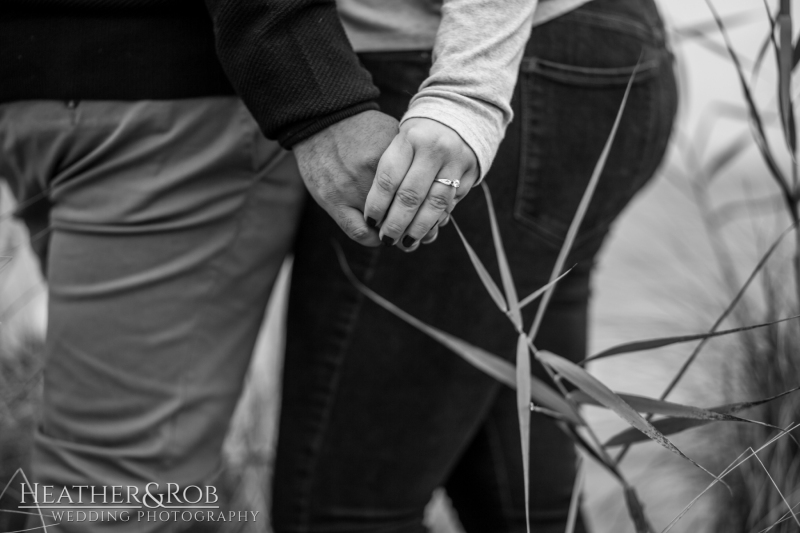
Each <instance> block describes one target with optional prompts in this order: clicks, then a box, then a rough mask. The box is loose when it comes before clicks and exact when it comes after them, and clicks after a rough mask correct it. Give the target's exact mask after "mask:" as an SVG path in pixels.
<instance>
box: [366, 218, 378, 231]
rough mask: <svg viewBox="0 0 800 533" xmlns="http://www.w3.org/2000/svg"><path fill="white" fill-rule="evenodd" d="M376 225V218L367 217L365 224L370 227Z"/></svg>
mask: <svg viewBox="0 0 800 533" xmlns="http://www.w3.org/2000/svg"><path fill="white" fill-rule="evenodd" d="M377 225H378V221H377V220H375V219H374V218H372V217H367V226H369V227H370V228H374V227H375V226H377Z"/></svg>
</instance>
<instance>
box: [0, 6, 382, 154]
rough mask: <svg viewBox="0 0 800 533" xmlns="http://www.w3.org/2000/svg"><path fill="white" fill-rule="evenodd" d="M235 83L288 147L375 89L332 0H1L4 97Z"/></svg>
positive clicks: (356, 108) (103, 96)
mask: <svg viewBox="0 0 800 533" xmlns="http://www.w3.org/2000/svg"><path fill="white" fill-rule="evenodd" d="M234 92H235V93H238V94H239V95H240V96H241V97H242V99H243V100H244V102H245V104H246V105H247V107H248V108H249V109H250V111H251V113H252V114H253V116H254V117H255V119H256V120H257V121H258V123H259V125H260V126H261V129H262V131H263V132H264V134H265V135H266V136H267V137H268V138H270V139H277V140H278V141H279V142H280V143H281V144H282V145H283V146H284V147H287V148H289V147H291V146H292V145H294V144H296V143H297V142H300V141H301V140H303V139H306V138H308V137H310V136H311V135H313V134H314V133H316V132H318V131H320V130H322V129H324V128H325V127H327V126H329V125H331V124H333V123H335V122H338V121H339V120H342V119H343V118H346V117H349V116H352V115H354V114H356V113H359V112H361V111H365V110H368V109H377V104H375V101H374V100H375V98H376V97H377V95H378V90H377V89H376V88H375V86H374V85H373V84H372V81H371V78H370V75H369V73H368V72H367V71H366V70H364V69H363V68H362V67H361V65H360V64H359V62H358V59H357V57H356V55H355V53H354V52H353V50H352V48H351V47H350V43H349V42H348V40H347V37H346V36H345V34H344V31H343V30H342V27H341V24H340V22H339V19H338V16H337V13H336V5H335V1H334V0H206V1H205V3H204V2H203V0H0V102H9V101H15V100H34V99H48V100H89V99H92V100H151V99H157V100H163V99H176V98H194V97H202V96H215V95H226V94H234Z"/></svg>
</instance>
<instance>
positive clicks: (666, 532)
mask: <svg viewBox="0 0 800 533" xmlns="http://www.w3.org/2000/svg"><path fill="white" fill-rule="evenodd" d="M798 427H800V424H792V425H790V426H789V427H787V428H786V430H785V431H783V432H782V433H780V434H779V435H776V436H774V437H772V438H771V439H770V440H768V441H767V442H766V443H764V444H762V445H761V446H760V447H759V448H758V450H756V451H755V452H752V453H751V454H750V455H748V456H747V457H745V458H744V459H742V455H745V454H746V453H747V450H745V451H743V452H742V453H741V454H739V457H737V458H736V459H734V460H733V461H732V462H731V464H729V465H728V466H727V467H726V468H725V470H723V471H722V473H720V475H719V477H718V478H717V479H715V480H714V481H712V482H711V483H709V484H708V486H707V487H706V488H705V489H703V490H702V491H701V492H700V494H698V495H697V496H695V497H694V498H693V499H692V501H690V502H689V503H688V504H687V505H686V507H684V508H683V510H682V511H681V512H680V513H678V515H677V516H676V517H675V518H673V519H672V521H671V522H670V523H669V524H667V527H665V528H664V529H663V530H661V533H669V532H670V531H671V530H672V528H673V527H675V524H677V523H678V522H679V521H680V520H681V518H683V517H684V516H685V515H686V513H688V512H689V510H690V509H691V508H692V507H694V504H695V503H697V501H698V500H699V499H700V498H702V497H703V496H704V495H705V494H706V493H707V492H708V491H709V490H711V489H712V488H713V487H714V486H715V485H716V484H717V483H722V482H723V481H722V479H723V478H724V477H725V476H727V475H728V474H730V473H731V472H733V471H734V470H736V469H737V468H739V466H741V465H742V464H744V463H745V462H747V461H749V460H750V458H751V457H753V455H755V454H756V453H758V452H760V451H761V450H764V449H766V448H768V447H769V446H772V445H773V444H774V443H775V442H777V441H778V440H779V439H781V438H783V437H785V436H787V435H789V434H790V433H791V432H793V431H794V430H796V429H797V428H798Z"/></svg>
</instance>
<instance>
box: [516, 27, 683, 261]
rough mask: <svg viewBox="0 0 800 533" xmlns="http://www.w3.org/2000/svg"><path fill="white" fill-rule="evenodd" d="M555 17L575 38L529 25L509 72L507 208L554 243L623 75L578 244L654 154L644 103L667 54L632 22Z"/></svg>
mask: <svg viewBox="0 0 800 533" xmlns="http://www.w3.org/2000/svg"><path fill="white" fill-rule="evenodd" d="M563 19H564V20H563V21H561V22H559V24H560V25H561V28H558V25H553V26H551V27H550V28H548V30H547V31H550V32H554V33H556V34H559V33H560V35H561V36H562V37H563V35H568V34H567V33H564V32H566V31H569V32H579V35H580V37H575V38H570V39H568V41H569V43H565V44H564V45H563V46H552V45H550V43H551V42H555V39H556V38H557V37H556V36H554V37H553V38H552V39H548V37H547V35H542V34H541V33H540V34H539V35H538V36H537V35H536V34H534V36H533V37H532V40H531V44H529V47H528V51H527V52H526V56H525V57H524V58H523V62H522V66H521V69H520V78H519V97H520V114H519V118H518V119H519V120H520V121H521V124H520V127H521V135H522V142H521V151H520V157H521V159H520V175H519V180H518V186H517V194H516V200H515V209H514V216H515V218H516V220H517V221H518V222H520V223H521V224H523V225H524V226H525V227H527V228H528V229H530V230H531V231H532V232H533V233H534V234H536V235H537V236H538V237H540V238H541V239H542V240H543V241H545V242H546V243H547V244H549V245H550V246H552V247H556V248H557V247H560V246H561V245H562V243H563V242H564V239H565V237H566V234H567V231H568V228H569V225H570V223H571V222H572V219H573V217H574V215H575V213H576V211H577V209H578V205H579V203H580V201H581V198H582V196H583V193H584V191H585V190H586V187H587V185H588V183H589V180H590V177H591V175H592V172H593V170H594V168H595V165H596V163H597V161H598V159H599V158H600V155H601V153H602V150H603V147H604V145H605V143H606V140H607V139H608V137H609V134H610V133H611V130H612V127H613V124H614V120H615V118H616V116H617V111H618V110H619V108H620V105H621V103H622V100H623V96H624V94H625V89H626V87H627V84H628V82H629V80H630V79H631V77H632V76H633V84H632V87H631V92H630V94H629V96H628V100H627V103H626V106H625V111H624V113H623V115H622V119H621V122H620V125H619V129H618V131H617V135H616V137H615V139H614V142H613V145H612V148H611V151H610V153H609V156H608V159H607V161H606V164H605V167H604V170H603V173H602V175H601V177H600V181H599V183H598V186H597V189H596V191H595V193H594V196H593V199H592V202H591V203H590V205H589V209H588V211H587V213H586V217H585V218H584V221H583V223H582V225H581V230H580V231H579V233H578V237H577V239H576V242H575V248H576V249H579V248H582V247H587V246H588V247H591V246H590V245H591V244H592V243H597V241H599V240H601V239H602V238H603V236H604V235H605V233H606V231H607V229H608V226H609V225H610V223H611V222H612V221H613V220H614V218H616V216H617V215H618V214H619V213H620V212H621V211H622V209H623V208H624V207H625V205H626V204H627V203H628V202H629V201H630V199H631V198H632V197H633V195H634V194H635V193H636V191H637V190H639V189H640V188H641V186H642V185H643V184H644V183H645V182H646V181H647V179H648V178H649V177H650V176H649V174H650V173H651V169H652V168H653V165H652V164H649V159H651V158H652V157H654V156H656V157H660V154H656V153H654V150H653V141H654V139H653V129H654V116H655V114H654V111H655V109H654V106H657V105H660V104H659V102H658V101H657V100H658V98H657V96H658V93H659V91H658V90H657V86H656V85H655V84H657V83H659V80H658V74H659V72H660V71H661V64H662V61H664V60H665V58H666V57H667V54H668V53H667V51H666V49H665V48H664V47H663V44H659V43H658V42H656V41H655V40H650V39H648V38H647V33H646V29H645V28H641V27H639V26H638V25H636V24H627V25H626V23H625V21H620V20H617V19H614V18H604V17H603V16H602V15H598V14H594V13H589V14H584V13H581V12H580V11H579V12H577V13H575V14H573V15H568V16H566V17H563ZM534 31H535V32H536V30H534ZM537 38H539V39H543V41H542V44H537V41H536V39H537ZM570 43H571V44H570ZM539 52H541V53H539Z"/></svg>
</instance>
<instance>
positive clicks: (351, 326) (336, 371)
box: [297, 248, 380, 533]
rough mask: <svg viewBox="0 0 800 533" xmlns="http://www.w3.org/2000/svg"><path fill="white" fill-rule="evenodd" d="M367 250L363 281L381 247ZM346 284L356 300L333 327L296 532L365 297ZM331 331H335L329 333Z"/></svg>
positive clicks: (305, 513) (304, 519)
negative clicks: (334, 346)
mask: <svg viewBox="0 0 800 533" xmlns="http://www.w3.org/2000/svg"><path fill="white" fill-rule="evenodd" d="M366 253H368V254H369V260H368V262H367V268H366V270H365V273H364V281H367V280H369V279H370V278H371V277H372V276H373V275H374V273H375V270H376V266H377V265H376V263H377V261H378V258H379V257H380V248H377V249H370V250H367V251H366ZM348 288H349V289H351V290H353V291H354V294H355V301H354V302H353V304H352V306H351V309H350V310H349V313H348V314H347V315H346V316H344V317H343V318H342V319H341V321H340V322H339V323H338V324H337V327H336V328H335V329H334V331H338V330H339V329H340V328H339V327H341V328H342V329H344V331H345V335H344V338H343V339H342V340H341V342H340V343H339V349H338V350H337V351H335V353H334V354H332V356H331V357H329V358H326V361H325V362H326V366H330V367H332V368H331V374H332V375H331V379H330V380H329V381H328V382H327V384H328V385H329V386H328V389H327V390H326V391H323V393H322V394H326V397H325V398H324V405H323V406H322V414H321V420H320V423H319V425H318V426H317V427H318V431H316V433H315V435H314V437H313V442H312V443H311V444H310V445H309V447H308V451H309V452H310V453H309V455H310V457H309V458H308V461H307V462H306V465H305V466H304V467H303V466H301V467H300V469H301V470H304V472H303V474H304V476H303V477H305V480H304V481H303V483H299V485H300V487H301V490H300V492H299V503H298V507H299V513H298V514H299V516H300V524H299V529H298V530H297V531H298V533H300V532H303V533H305V532H308V531H310V529H309V522H310V519H311V505H310V502H311V499H312V498H311V495H312V494H313V487H314V480H315V473H316V465H317V462H318V460H319V456H320V451H321V449H322V446H323V443H324V441H325V435H326V433H327V430H328V427H329V423H330V416H331V413H332V412H333V407H334V405H335V403H336V396H337V391H338V387H339V381H340V379H341V369H342V365H343V363H344V358H345V354H346V352H347V350H348V348H349V347H350V343H351V341H352V339H353V333H354V331H355V325H356V323H357V320H358V316H359V315H360V313H361V309H362V307H363V305H364V302H365V300H366V296H364V295H363V294H362V293H361V292H360V291H358V290H356V289H355V287H352V286H350V285H349V283H348ZM332 335H334V334H332ZM334 341H335V339H331V340H330V343H331V344H334Z"/></svg>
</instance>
